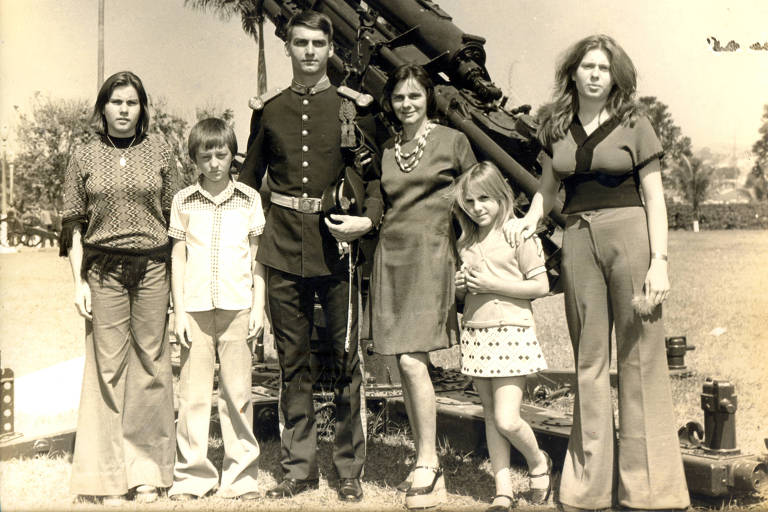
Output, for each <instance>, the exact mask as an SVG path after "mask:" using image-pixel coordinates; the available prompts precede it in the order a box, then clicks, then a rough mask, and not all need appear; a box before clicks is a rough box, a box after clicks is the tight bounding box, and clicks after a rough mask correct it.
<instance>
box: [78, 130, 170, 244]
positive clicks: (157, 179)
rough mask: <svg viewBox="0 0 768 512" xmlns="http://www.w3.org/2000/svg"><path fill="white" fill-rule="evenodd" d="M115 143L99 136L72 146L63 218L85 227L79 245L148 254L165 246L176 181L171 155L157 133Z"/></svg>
mask: <svg viewBox="0 0 768 512" xmlns="http://www.w3.org/2000/svg"><path fill="white" fill-rule="evenodd" d="M113 141H117V140H116V139H114V138H113ZM129 141H130V139H129ZM116 145H117V146H118V147H114V146H112V145H110V144H109V142H108V141H107V140H106V139H105V138H101V139H96V140H94V141H91V142H89V143H88V144H86V145H84V146H82V147H79V148H77V149H76V150H75V153H74V155H73V156H72V158H71V159H70V161H69V166H68V167H67V172H66V177H65V180H64V214H63V222H64V223H72V222H77V223H80V224H81V225H84V226H87V228H86V229H85V230H84V232H85V234H84V236H83V246H84V247H94V248H98V249H101V250H104V251H107V252H113V251H114V252H118V253H123V254H147V253H151V252H153V251H155V250H157V249H159V248H162V247H165V246H167V245H168V235H167V226H168V223H167V220H166V219H168V218H169V215H170V210H171V201H172V200H173V196H174V194H175V193H176V191H177V181H178V180H177V178H176V177H177V174H178V172H177V170H176V166H175V165H174V163H173V155H172V153H171V150H170V148H169V147H168V145H167V144H166V143H165V141H163V139H162V138H161V137H159V136H157V135H149V136H147V137H144V138H142V139H141V140H140V141H136V142H135V143H134V145H132V146H130V147H128V148H121V147H119V146H120V145H121V144H116ZM123 157H124V158H125V164H126V165H125V166H124V167H123V166H121V158H123ZM70 244H71V242H70Z"/></svg>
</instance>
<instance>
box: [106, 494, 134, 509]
mask: <svg viewBox="0 0 768 512" xmlns="http://www.w3.org/2000/svg"><path fill="white" fill-rule="evenodd" d="M126 503H128V500H127V499H126V497H125V494H113V495H110V496H104V497H103V498H102V499H101V504H102V505H104V506H105V507H122V506H123V505H125V504H126Z"/></svg>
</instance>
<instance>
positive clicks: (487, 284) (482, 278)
mask: <svg viewBox="0 0 768 512" xmlns="http://www.w3.org/2000/svg"><path fill="white" fill-rule="evenodd" d="M464 272H465V276H466V277H465V279H466V283H467V291H469V293H471V294H473V295H475V294H478V293H493V292H495V291H496V284H497V280H496V279H494V278H493V277H492V276H491V275H490V274H489V273H488V272H479V271H477V270H475V269H472V268H470V269H467V270H465V271H464Z"/></svg>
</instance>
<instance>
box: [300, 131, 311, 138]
mask: <svg viewBox="0 0 768 512" xmlns="http://www.w3.org/2000/svg"><path fill="white" fill-rule="evenodd" d="M301 134H302V135H303V136H305V137H306V136H307V135H309V131H307V130H301Z"/></svg>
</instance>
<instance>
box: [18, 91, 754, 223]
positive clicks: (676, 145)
mask: <svg viewBox="0 0 768 512" xmlns="http://www.w3.org/2000/svg"><path fill="white" fill-rule="evenodd" d="M640 103H641V104H642V105H643V108H644V109H645V112H646V115H648V117H649V119H650V121H651V124H652V125H653V127H654V128H655V129H656V133H657V135H658V136H659V139H660V140H661V144H662V147H663V149H664V153H665V156H664V158H663V160H662V173H663V178H664V181H665V185H666V187H665V188H666V190H667V193H668V194H669V195H670V199H672V198H680V199H682V200H683V201H684V202H686V203H688V204H690V205H691V206H692V207H693V212H694V218H698V213H699V207H700V205H701V203H702V202H703V201H704V200H706V199H707V197H708V195H709V193H710V191H711V189H712V185H713V182H714V178H715V177H716V176H715V173H716V171H717V169H716V168H715V167H714V166H713V165H712V163H710V162H708V161H706V160H705V159H704V158H702V157H701V156H695V155H694V154H693V151H692V147H691V139H690V138H689V137H687V136H685V135H684V134H683V132H682V130H681V128H680V127H679V126H678V125H677V124H675V122H674V119H673V117H672V113H671V112H670V110H669V107H668V106H667V105H666V104H664V103H663V102H661V101H659V100H658V99H657V98H656V97H654V96H644V97H642V98H640ZM150 116H151V118H152V122H151V123H150V133H158V134H160V135H162V136H163V137H164V138H165V140H166V141H167V142H168V144H169V145H170V147H171V149H172V150H173V153H174V155H175V156H176V165H177V167H178V169H179V173H180V174H181V176H182V180H183V182H184V183H191V182H192V180H194V179H195V176H196V171H195V167H194V164H193V162H192V161H191V160H190V159H189V156H188V155H187V131H188V129H189V123H188V122H187V121H186V120H185V119H183V118H181V117H180V116H178V115H175V114H173V113H171V112H170V111H169V110H168V108H167V106H166V103H165V101H164V100H162V99H157V100H156V101H153V102H152V104H151V106H150ZM211 116H216V117H221V118H223V119H225V120H226V121H227V122H229V123H233V118H234V113H233V111H232V110H231V109H228V108H227V109H224V110H221V109H217V108H215V107H204V108H198V109H197V110H196V116H195V117H196V119H197V120H200V119H203V118H206V117H211ZM90 117H91V107H90V106H89V104H88V102H87V101H86V100H82V99H81V100H64V99H58V98H51V97H50V96H46V95H43V94H40V93H35V95H34V96H33V98H32V104H31V111H30V112H29V113H28V114H27V113H20V114H19V122H18V125H17V140H18V153H17V156H16V158H15V160H14V163H15V185H14V204H13V205H11V206H13V207H15V208H16V209H18V210H20V211H22V212H23V211H25V210H28V209H30V208H42V209H52V210H58V209H60V207H61V193H62V185H63V181H64V174H65V171H66V168H67V165H68V164H69V158H70V156H71V154H72V151H73V150H74V148H75V147H76V146H78V145H80V144H84V143H85V142H87V141H89V140H90V139H91V138H92V137H94V136H95V135H94V133H93V131H92V128H91V126H90ZM752 153H753V155H754V158H755V164H754V166H753V168H752V170H751V172H750V174H749V176H748V178H747V182H746V184H745V188H747V189H748V190H750V192H751V195H752V197H753V198H754V199H755V200H757V201H768V179H767V178H766V170H768V105H765V107H764V112H763V116H762V126H761V128H760V129H759V138H758V140H757V141H756V142H755V143H754V145H753V146H752Z"/></svg>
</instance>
